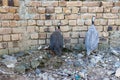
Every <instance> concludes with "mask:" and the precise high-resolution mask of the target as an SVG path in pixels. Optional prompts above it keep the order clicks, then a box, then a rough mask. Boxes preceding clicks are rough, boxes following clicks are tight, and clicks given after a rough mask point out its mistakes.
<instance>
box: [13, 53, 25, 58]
mask: <svg viewBox="0 0 120 80" xmlns="http://www.w3.org/2000/svg"><path fill="white" fill-rule="evenodd" d="M24 55H25V53H24V52H18V53H15V57H17V58H18V57H22V56H24Z"/></svg>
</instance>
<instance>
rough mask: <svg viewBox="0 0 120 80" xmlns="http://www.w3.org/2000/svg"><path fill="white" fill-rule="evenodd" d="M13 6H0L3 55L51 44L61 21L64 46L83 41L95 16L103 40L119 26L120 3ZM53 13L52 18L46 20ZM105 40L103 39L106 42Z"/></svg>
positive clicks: (23, 1) (26, 0) (28, 1)
mask: <svg viewBox="0 0 120 80" xmlns="http://www.w3.org/2000/svg"><path fill="white" fill-rule="evenodd" d="M17 1H19V4H18V2H16V3H15V4H14V6H10V7H9V6H0V54H3V53H14V52H17V51H24V50H29V49H34V48H37V47H38V46H40V45H45V44H49V37H50V34H51V33H52V32H53V31H54V30H55V27H56V25H57V24H58V22H61V31H62V33H63V36H64V39H65V44H70V45H73V44H78V43H83V42H84V37H85V34H86V31H87V29H88V28H89V27H90V25H91V18H92V16H96V20H95V26H96V29H97V30H98V32H99V36H100V39H101V42H102V41H107V37H108V32H107V27H108V25H110V26H112V27H113V31H115V30H116V28H118V29H119V27H120V2H99V1H97V2H95V1H91V2H87V1H84V2H82V1H68V2H67V1H46V2H45V1H35V0H17ZM46 14H50V19H47V18H46V17H45V15H46ZM103 38H104V40H103Z"/></svg>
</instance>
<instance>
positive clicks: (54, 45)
mask: <svg viewBox="0 0 120 80" xmlns="http://www.w3.org/2000/svg"><path fill="white" fill-rule="evenodd" d="M49 48H50V50H52V52H54V53H55V54H56V55H58V56H61V55H62V48H63V35H62V34H61V30H60V23H59V24H58V26H57V28H56V30H55V31H54V32H53V33H52V34H51V36H50V45H49Z"/></svg>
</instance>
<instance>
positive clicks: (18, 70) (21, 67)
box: [15, 65, 26, 73]
mask: <svg viewBox="0 0 120 80" xmlns="http://www.w3.org/2000/svg"><path fill="white" fill-rule="evenodd" d="M25 69H26V68H25V66H24V65H18V66H16V67H15V70H16V71H17V72H18V73H25Z"/></svg>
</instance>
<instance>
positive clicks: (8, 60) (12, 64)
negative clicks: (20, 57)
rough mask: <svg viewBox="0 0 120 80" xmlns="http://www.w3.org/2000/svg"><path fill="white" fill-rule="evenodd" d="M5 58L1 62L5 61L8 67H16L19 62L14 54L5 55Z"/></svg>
mask: <svg viewBox="0 0 120 80" xmlns="http://www.w3.org/2000/svg"><path fill="white" fill-rule="evenodd" d="M4 58H5V59H3V60H2V61H1V62H2V63H4V64H5V65H6V66H7V67H8V68H14V67H15V64H16V63H17V59H16V58H15V57H13V56H9V55H4Z"/></svg>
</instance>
